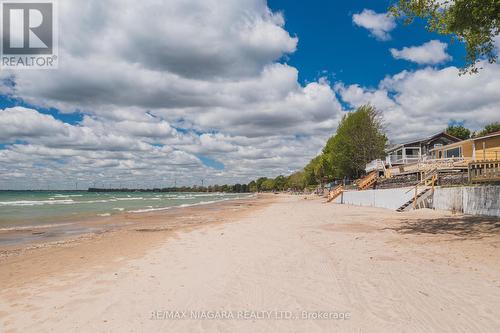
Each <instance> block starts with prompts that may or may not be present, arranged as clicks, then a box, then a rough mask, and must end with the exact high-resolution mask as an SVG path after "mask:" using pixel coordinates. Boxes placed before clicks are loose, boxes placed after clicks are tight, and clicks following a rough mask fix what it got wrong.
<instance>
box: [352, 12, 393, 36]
mask: <svg viewBox="0 0 500 333" xmlns="http://www.w3.org/2000/svg"><path fill="white" fill-rule="evenodd" d="M352 21H353V22H354V24H356V25H357V26H360V27H362V28H365V29H368V30H369V31H370V32H371V34H372V35H373V36H374V37H375V38H376V39H378V40H382V41H387V40H389V39H391V35H390V32H391V31H392V30H393V29H394V28H396V20H395V19H394V17H393V16H391V15H390V14H389V13H376V12H375V11H373V10H371V9H363V11H362V12H361V13H358V14H354V15H353V16H352Z"/></svg>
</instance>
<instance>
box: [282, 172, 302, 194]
mask: <svg viewBox="0 0 500 333" xmlns="http://www.w3.org/2000/svg"><path fill="white" fill-rule="evenodd" d="M305 186H306V183H305V179H304V172H303V171H297V172H294V173H292V174H291V175H290V176H288V178H287V179H286V185H285V187H286V188H287V189H292V190H295V191H297V190H303V189H304V187H305Z"/></svg>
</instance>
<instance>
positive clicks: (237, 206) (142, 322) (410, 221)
mask: <svg viewBox="0 0 500 333" xmlns="http://www.w3.org/2000/svg"><path fill="white" fill-rule="evenodd" d="M117 218H120V217H117ZM499 257H500V221H499V220H498V219H493V218H481V217H474V218H472V217H463V216H460V215H451V214H450V213H445V212H436V211H430V210H420V211H413V212H409V213H396V212H393V211H390V210H385V209H377V208H366V207H354V206H347V205H337V204H325V203H324V200H323V199H320V198H312V197H310V198H307V199H305V198H304V197H303V196H286V195H267V196H261V197H259V198H253V199H246V200H236V201H231V202H225V203H220V204H215V205H208V206H205V207H192V208H186V209H184V210H177V211H172V212H159V213H156V214H145V215H141V218H140V221H137V223H132V224H129V225H127V227H125V228H122V229H119V230H113V231H110V232H105V233H101V234H97V235H86V236H82V237H79V238H77V239H73V240H62V241H59V242H55V243H51V244H45V245H44V244H37V245H36V246H32V247H24V248H17V249H16V248H5V249H3V250H2V257H1V259H0V268H1V269H0V283H1V285H2V289H1V292H0V331H2V332H333V331H334V332H498V331H499V330H500V313H499V310H498V309H499V308H500V264H499V261H498V258H499Z"/></svg>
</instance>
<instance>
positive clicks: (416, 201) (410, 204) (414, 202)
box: [396, 188, 432, 212]
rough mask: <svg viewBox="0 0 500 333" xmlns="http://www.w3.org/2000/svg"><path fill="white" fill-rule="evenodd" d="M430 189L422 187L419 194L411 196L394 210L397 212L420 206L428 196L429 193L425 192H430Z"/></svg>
mask: <svg viewBox="0 0 500 333" xmlns="http://www.w3.org/2000/svg"><path fill="white" fill-rule="evenodd" d="M431 190H432V189H431V188H426V189H424V190H423V191H421V192H420V193H419V194H417V196H415V197H413V198H411V199H410V200H408V201H407V202H405V203H404V204H403V205H402V206H401V207H399V208H398V209H396V211H397V212H406V211H409V210H411V209H412V208H417V207H420V205H421V203H422V202H423V201H424V200H425V199H427V198H428V197H429V195H426V194H430V192H429V191H431Z"/></svg>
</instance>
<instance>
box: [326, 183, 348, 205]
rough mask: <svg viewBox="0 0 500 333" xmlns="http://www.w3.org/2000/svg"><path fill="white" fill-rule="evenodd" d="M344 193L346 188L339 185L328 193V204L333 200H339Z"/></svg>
mask: <svg viewBox="0 0 500 333" xmlns="http://www.w3.org/2000/svg"><path fill="white" fill-rule="evenodd" d="M343 192H344V186H342V185H339V186H337V187H335V188H334V189H332V190H331V191H330V192H329V193H328V200H327V201H326V202H332V201H333V200H335V199H337V198H338V196H339V195H341V194H342V193H343Z"/></svg>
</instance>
